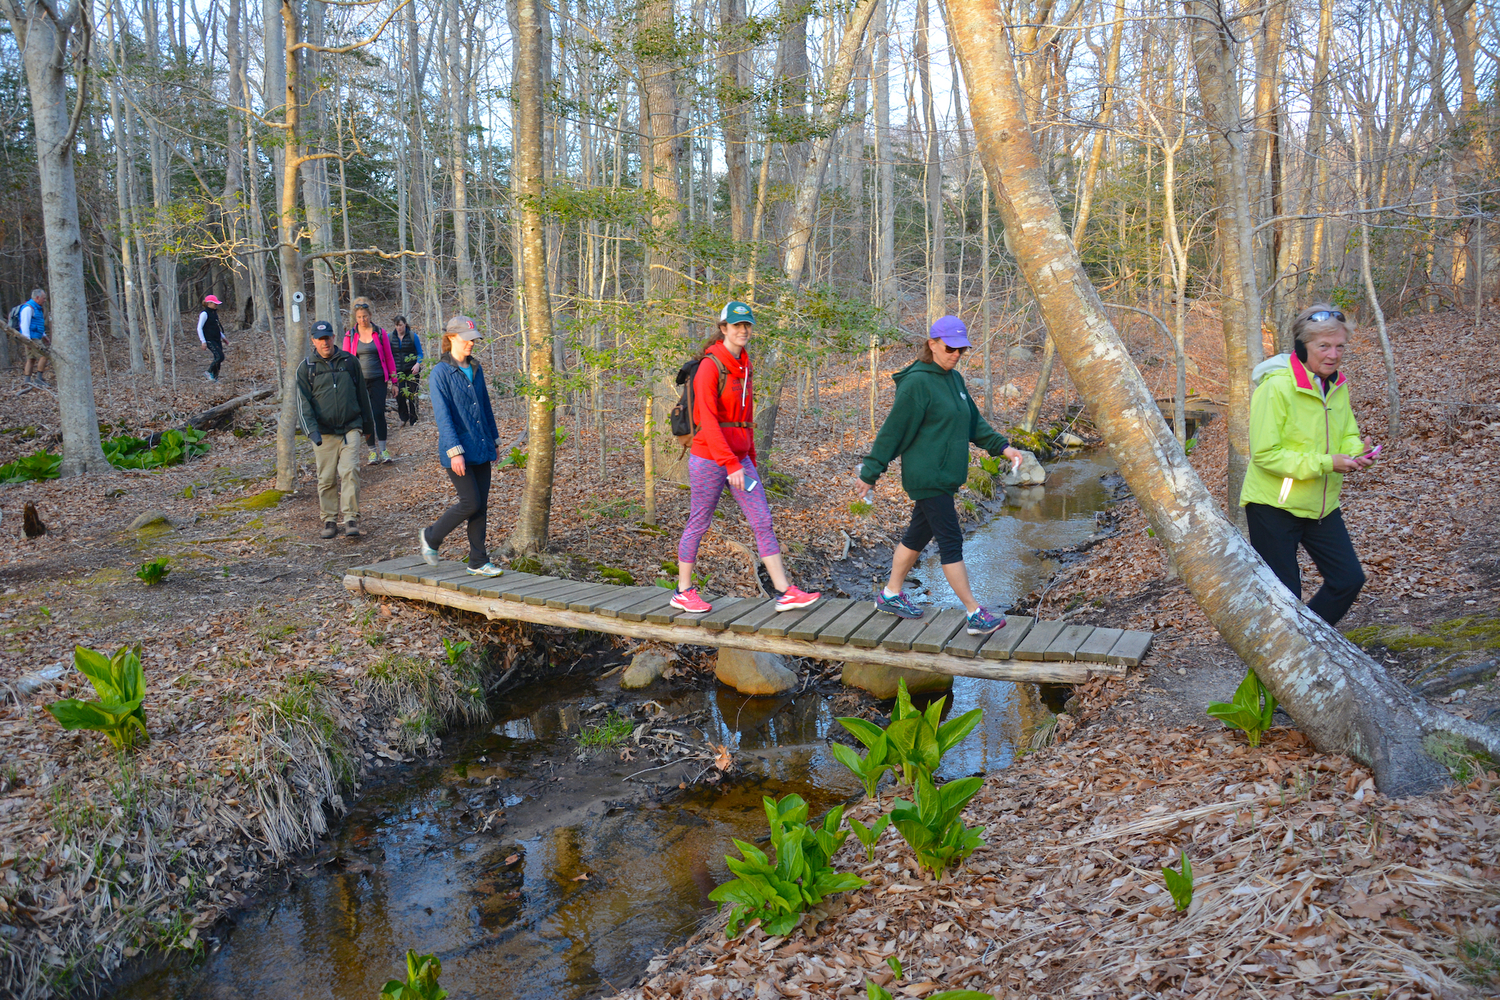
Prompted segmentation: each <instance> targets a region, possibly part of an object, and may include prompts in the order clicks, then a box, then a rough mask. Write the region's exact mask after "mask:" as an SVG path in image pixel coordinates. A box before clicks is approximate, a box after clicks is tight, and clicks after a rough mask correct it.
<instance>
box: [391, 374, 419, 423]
mask: <svg viewBox="0 0 1500 1000" xmlns="http://www.w3.org/2000/svg"><path fill="white" fill-rule="evenodd" d="M415 363H416V362H412V364H415ZM420 382H421V380H420V379H418V378H417V376H416V374H414V373H413V372H412V370H411V365H407V366H406V369H405V370H404V371H402V372H401V373H400V374H399V375H397V376H396V413H397V415H399V416H400V417H401V419H402V421H404V422H406V423H412V424H414V423H416V422H417V392H418V390H419V388H420Z"/></svg>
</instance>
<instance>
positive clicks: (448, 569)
mask: <svg viewBox="0 0 1500 1000" xmlns="http://www.w3.org/2000/svg"><path fill="white" fill-rule="evenodd" d="M433 578H434V580H435V582H436V583H437V585H438V586H439V587H441V588H442V589H444V590H457V589H458V587H459V584H461V583H463V582H464V581H465V580H472V579H474V576H473V574H471V573H470V572H469V567H468V566H467V565H466V564H464V563H444V564H443V565H442V566H439V567H438V569H437V571H434V573H433Z"/></svg>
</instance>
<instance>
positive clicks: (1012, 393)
mask: <svg viewBox="0 0 1500 1000" xmlns="http://www.w3.org/2000/svg"><path fill="white" fill-rule="evenodd" d="M1000 395H1002V396H1004V397H1005V398H1006V399H1020V398H1021V390H1020V389H1017V388H1016V384H1015V383H1014V382H1007V383H1005V384H1004V385H1002V386H1001V387H1000Z"/></svg>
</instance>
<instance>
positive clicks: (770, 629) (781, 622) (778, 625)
mask: <svg viewBox="0 0 1500 1000" xmlns="http://www.w3.org/2000/svg"><path fill="white" fill-rule="evenodd" d="M829 600H831V598H827V597H825V598H823V599H822V600H821V601H819V602H818V603H817V604H814V605H811V606H810V607H806V608H797V609H796V610H795V611H778V612H776V613H775V614H774V615H772V616H771V617H770V618H767V619H766V620H765V623H764V624H762V625H761V627H760V628H758V629H756V632H757V633H759V634H760V635H765V636H771V637H773V638H775V637H780V636H784V635H786V634H787V633H788V632H790V631H791V630H792V629H793V628H795V627H797V625H798V624H800V623H801V622H803V621H804V620H806V619H807V618H808V617H809V616H811V615H812V614H814V613H815V612H816V611H817V610H818V609H819V608H821V607H822V606H823V605H825V604H827V603H828V601H829Z"/></svg>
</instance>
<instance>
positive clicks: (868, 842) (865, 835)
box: [849, 813, 891, 861]
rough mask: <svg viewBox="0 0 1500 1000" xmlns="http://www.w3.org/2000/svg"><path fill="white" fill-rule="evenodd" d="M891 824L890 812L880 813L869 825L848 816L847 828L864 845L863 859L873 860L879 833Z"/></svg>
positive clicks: (883, 831)
mask: <svg viewBox="0 0 1500 1000" xmlns="http://www.w3.org/2000/svg"><path fill="white" fill-rule="evenodd" d="M890 825H891V815H890V813H881V814H880V818H879V819H877V820H876V821H875V822H873V823H871V824H870V825H869V826H865V825H864V824H863V823H861V822H860V821H859V820H857V819H854V818H853V817H850V819H849V828H850V829H851V830H853V831H854V836H855V837H857V838H859V842H860V843H861V844H863V845H864V846H865V860H866V861H874V860H875V844H876V843H877V842H879V840H880V835H881V834H883V833H885V830H886V827H888V826H890Z"/></svg>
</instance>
